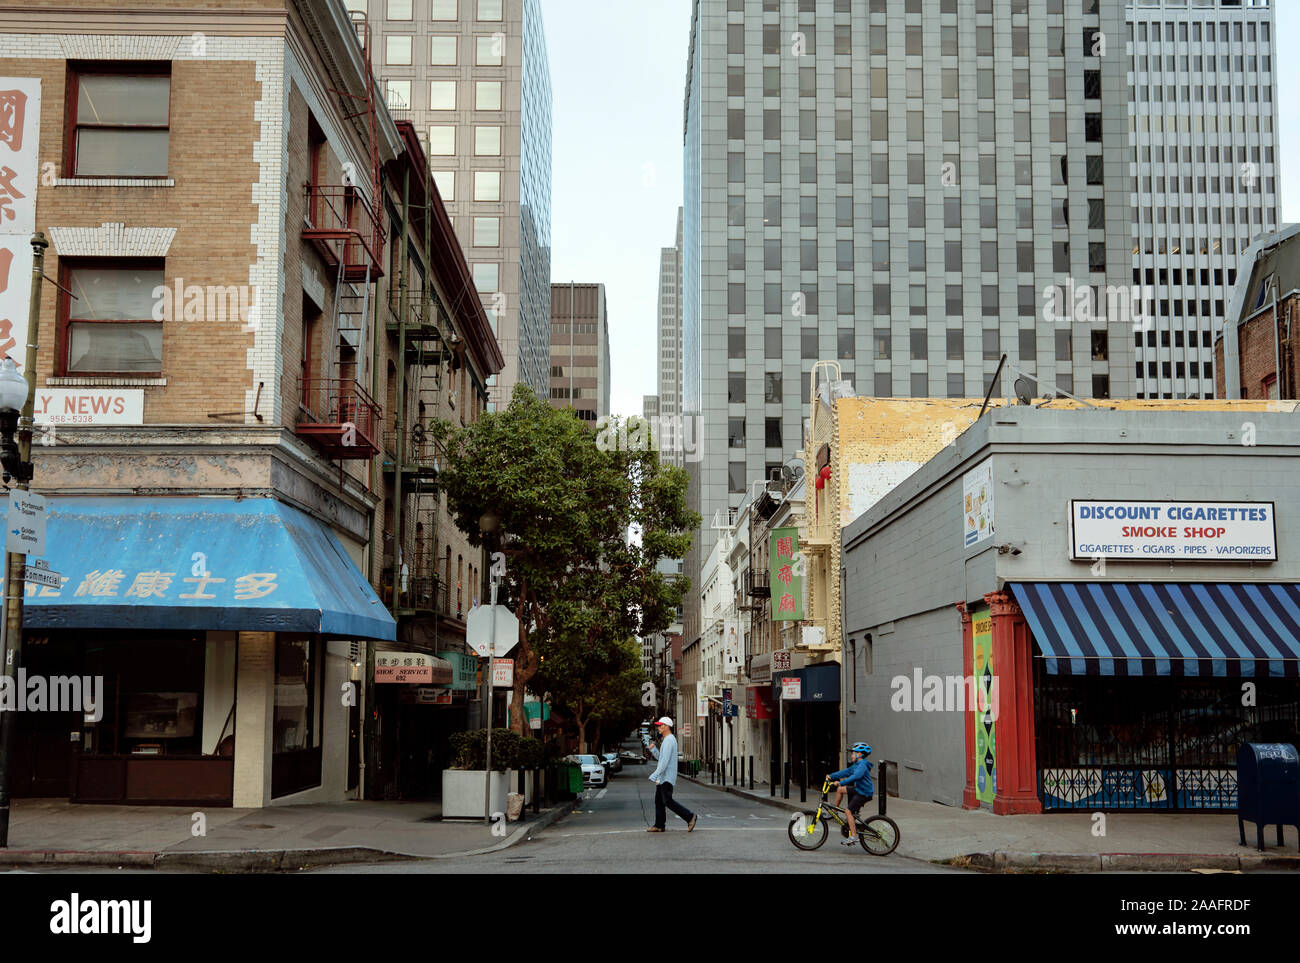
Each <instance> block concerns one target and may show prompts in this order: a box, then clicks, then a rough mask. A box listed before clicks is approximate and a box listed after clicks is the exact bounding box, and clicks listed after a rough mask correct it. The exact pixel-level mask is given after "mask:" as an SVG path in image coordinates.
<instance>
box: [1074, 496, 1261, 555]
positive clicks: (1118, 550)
mask: <svg viewBox="0 0 1300 963" xmlns="http://www.w3.org/2000/svg"><path fill="white" fill-rule="evenodd" d="M1070 557H1071V558H1073V559H1080V560H1083V559H1097V558H1129V559H1143V558H1155V559H1199V560H1202V561H1206V560H1222V559H1250V560H1252V561H1257V562H1273V561H1276V560H1277V527H1276V524H1275V520H1274V512H1273V503H1272V502H1139V501H1115V502H1109V501H1071V502H1070Z"/></svg>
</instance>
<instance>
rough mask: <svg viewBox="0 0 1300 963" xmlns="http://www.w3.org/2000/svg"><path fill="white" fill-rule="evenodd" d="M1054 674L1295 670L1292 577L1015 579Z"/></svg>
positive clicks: (1299, 608)
mask: <svg viewBox="0 0 1300 963" xmlns="http://www.w3.org/2000/svg"><path fill="white" fill-rule="evenodd" d="M1011 589H1012V591H1013V592H1014V593H1015V597H1016V601H1018V602H1019V603H1020V607H1021V609H1022V610H1024V613H1025V619H1026V621H1028V623H1029V627H1030V629H1031V630H1032V631H1033V634H1034V641H1035V642H1036V643H1037V644H1038V649H1039V651H1040V652H1041V653H1042V656H1043V657H1044V658H1045V659H1046V668H1047V671H1048V673H1050V674H1052V675H1173V676H1190V677H1206V676H1240V677H1243V678H1250V677H1254V676H1273V677H1281V676H1291V677H1295V676H1298V675H1300V586H1297V585H1291V584H1278V583H1271V582H1260V583H1237V582H1233V583H1202V582H1197V583H1180V582H1020V583H1016V584H1014V585H1012V586H1011Z"/></svg>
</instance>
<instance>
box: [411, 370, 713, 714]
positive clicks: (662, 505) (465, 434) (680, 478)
mask: <svg viewBox="0 0 1300 963" xmlns="http://www.w3.org/2000/svg"><path fill="white" fill-rule="evenodd" d="M637 422H638V425H637V426H636V428H635V430H634V433H633V434H632V436H631V438H630V443H629V436H628V433H627V431H626V429H625V427H624V426H621V425H620V424H619V423H618V422H617V421H612V422H609V423H608V425H605V426H600V427H601V429H602V430H601V431H600V432H599V433H593V432H592V430H591V428H590V427H589V426H587V425H585V424H584V423H583V422H581V421H579V420H578V418H577V417H576V416H575V415H574V413H573V411H572V410H571V409H559V408H554V407H552V406H551V405H550V404H548V403H547V402H545V401H541V400H539V399H538V398H537V397H536V396H535V395H534V394H533V393H532V391H531V389H529V388H528V387H527V386H526V385H523V384H520V385H516V387H515V390H514V394H513V396H512V397H511V400H510V405H509V407H508V408H507V409H506V410H505V411H499V412H490V413H487V414H485V415H483V416H482V417H481V418H480V419H479V420H478V421H477V422H475V423H474V424H472V425H469V426H467V427H457V426H453V425H451V424H449V423H448V422H445V421H435V422H433V423H432V424H431V426H430V427H431V430H432V432H433V434H434V436H435V437H436V438H437V439H438V440H439V441H440V442H441V443H442V445H443V446H444V448H445V450H446V453H447V463H446V465H445V466H444V467H443V470H442V472H441V474H440V475H439V485H440V487H441V489H442V490H443V491H444V492H445V493H446V495H447V504H448V507H449V509H450V511H451V512H452V514H453V515H454V516H455V518H456V524H457V527H459V528H460V529H461V530H462V531H464V532H465V533H466V534H467V535H468V536H469V539H470V543H471V544H472V545H475V546H478V545H481V544H482V541H483V536H482V535H481V533H480V519H481V518H483V517H484V516H488V515H491V516H495V518H496V519H497V520H499V526H500V532H501V535H502V537H501V538H500V539H499V542H498V544H496V545H494V546H490V547H492V548H493V550H500V551H502V552H504V553H505V556H506V574H505V580H504V582H503V584H502V586H501V595H500V597H499V598H498V601H499V602H501V603H502V604H509V605H510V606H511V607H512V608H513V610H514V613H515V615H516V617H518V619H519V646H518V648H517V649H515V651H514V653H513V655H514V658H515V678H514V692H513V699H512V708H511V725H512V728H514V729H515V730H516V731H517V732H521V733H522V732H523V726H524V724H525V723H524V709H523V703H524V692H525V690H526V689H528V688H533V689H534V691H545V690H539V689H537V688H536V687H532V686H530V683H531V682H532V680H533V678H534V676H535V675H537V673H538V671H539V670H540V669H541V667H542V664H543V659H545V660H546V661H547V662H553V665H554V667H555V668H554V670H553V671H554V674H555V675H556V676H557V677H558V676H559V675H560V673H561V666H564V667H565V668H564V670H563V671H564V674H565V676H566V677H567V676H569V675H572V676H573V677H575V678H580V677H581V676H582V673H583V672H584V671H585V672H587V673H588V675H589V676H590V677H592V678H601V677H603V676H604V675H606V674H609V673H610V672H612V673H613V674H615V675H617V673H618V671H621V670H613V669H610V668H609V667H610V666H614V665H617V663H618V658H619V656H618V646H619V645H620V644H621V643H623V641H624V640H627V639H629V638H632V637H634V636H642V635H649V634H651V633H653V632H658V631H662V630H663V629H664V628H666V627H667V625H668V623H669V621H670V620H671V619H672V617H673V614H674V612H675V610H676V608H677V606H678V605H680V604H681V600H682V598H683V596H684V595H685V592H686V591H687V589H688V588H689V582H688V581H687V580H686V579H683V578H680V577H678V576H675V575H674V576H672V577H667V576H665V575H664V574H663V573H661V572H659V571H658V570H657V569H656V566H657V564H658V563H659V562H660V560H662V559H665V558H682V557H684V556H685V554H686V552H687V550H688V549H689V547H690V542H691V534H690V533H691V532H692V531H693V530H694V529H695V528H696V527H697V526H698V525H699V521H700V519H699V515H698V514H696V513H695V512H692V511H690V510H689V509H688V508H687V507H686V484H687V474H686V472H685V470H684V469H681V468H676V467H673V466H670V465H661V464H660V463H659V458H658V454H657V452H656V451H655V450H654V446H653V444H651V443H648V442H649V436H648V432H647V431H646V430H645V426H644V423H641V422H640V419H637ZM611 428H612V431H611ZM611 440H612V443H611ZM598 442H599V443H598ZM633 530H635V531H636V532H638V533H639V538H636V539H631V538H629V537H628V533H629V532H630V531H633ZM583 666H587V668H586V669H584V668H583ZM550 671H552V670H551V668H550V667H549V666H548V672H550ZM552 697H553V698H554V697H555V694H554V693H552Z"/></svg>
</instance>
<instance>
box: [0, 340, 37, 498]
mask: <svg viewBox="0 0 1300 963" xmlns="http://www.w3.org/2000/svg"><path fill="white" fill-rule="evenodd" d="M29 390H30V386H29V385H28V384H27V379H26V378H24V377H23V376H22V375H20V374H19V373H18V365H17V364H15V363H14V360H13V359H12V358H5V359H4V360H3V361H0V467H3V470H4V474H3V478H4V481H5V483H6V484H8V482H9V480H10V479H11V478H16V479H17V480H18V481H20V482H26V481H31V480H32V465H31V462H27V461H23V459H22V453H21V452H20V451H19V450H18V444H17V442H16V441H15V440H14V435H16V434H17V432H18V416H19V414H20V413H21V412H22V410H23V406H24V405H26V404H27V395H28V391H29Z"/></svg>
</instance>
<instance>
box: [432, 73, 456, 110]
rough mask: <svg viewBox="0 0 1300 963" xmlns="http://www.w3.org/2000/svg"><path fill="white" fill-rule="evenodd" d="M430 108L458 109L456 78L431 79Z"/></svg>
mask: <svg viewBox="0 0 1300 963" xmlns="http://www.w3.org/2000/svg"><path fill="white" fill-rule="evenodd" d="M429 109H430V110H455V109H456V81H454V80H431V81H429Z"/></svg>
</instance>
